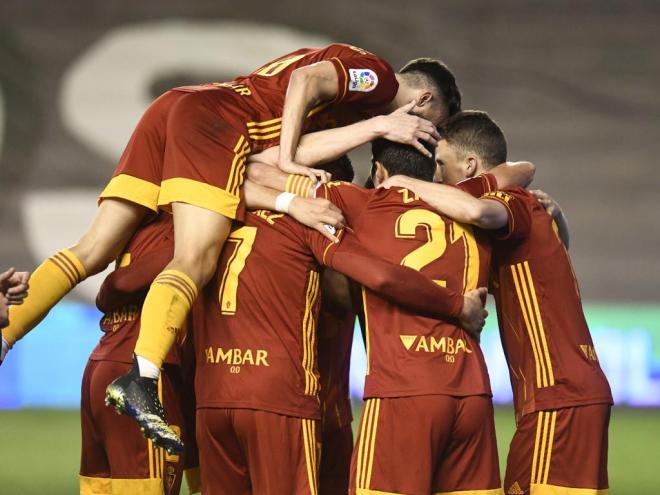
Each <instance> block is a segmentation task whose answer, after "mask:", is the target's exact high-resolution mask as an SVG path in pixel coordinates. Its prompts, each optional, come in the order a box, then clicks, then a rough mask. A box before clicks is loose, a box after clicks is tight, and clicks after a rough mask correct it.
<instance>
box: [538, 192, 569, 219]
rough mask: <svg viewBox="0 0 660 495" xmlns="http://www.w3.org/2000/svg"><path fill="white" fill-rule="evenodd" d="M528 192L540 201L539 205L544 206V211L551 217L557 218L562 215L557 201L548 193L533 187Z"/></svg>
mask: <svg viewBox="0 0 660 495" xmlns="http://www.w3.org/2000/svg"><path fill="white" fill-rule="evenodd" d="M530 192H531V193H532V194H533V195H534V197H535V198H536V199H537V200H538V202H539V203H541V206H543V208H545V211H546V212H547V213H548V215H550V216H551V217H552V218H558V217H560V216H561V215H562V211H561V208H560V206H559V203H557V202H556V201H555V200H554V199H553V198H552V197H551V196H550V195H549V194H548V193H546V192H545V191H541V190H540V189H535V190H533V191H530Z"/></svg>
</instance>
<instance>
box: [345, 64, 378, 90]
mask: <svg viewBox="0 0 660 495" xmlns="http://www.w3.org/2000/svg"><path fill="white" fill-rule="evenodd" d="M348 74H349V78H350V81H349V83H348V90H349V91H362V92H364V93H368V92H369V91H373V89H374V88H375V87H376V86H378V76H377V75H376V73H375V72H374V71H372V70H370V69H348Z"/></svg>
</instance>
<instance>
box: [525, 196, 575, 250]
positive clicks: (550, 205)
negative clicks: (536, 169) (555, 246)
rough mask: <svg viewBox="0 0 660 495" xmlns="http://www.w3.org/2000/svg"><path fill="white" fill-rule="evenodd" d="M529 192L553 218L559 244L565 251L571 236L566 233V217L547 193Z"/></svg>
mask: <svg viewBox="0 0 660 495" xmlns="http://www.w3.org/2000/svg"><path fill="white" fill-rule="evenodd" d="M530 192H531V193H532V194H533V195H534V197H535V198H536V199H537V200H538V201H539V203H541V205H542V206H543V208H545V211H547V212H548V215H550V216H551V217H552V218H553V220H554V221H555V223H556V224H557V231H558V232H557V233H558V234H559V238H560V239H561V242H562V243H563V244H564V246H565V247H566V249H568V244H569V242H570V237H571V236H570V233H569V231H568V222H567V221H566V216H565V215H564V212H563V211H562V209H561V207H560V206H559V203H557V202H556V201H555V200H554V199H553V198H552V196H550V195H549V194H548V193H546V192H544V191H541V190H540V189H536V190H534V191H530Z"/></svg>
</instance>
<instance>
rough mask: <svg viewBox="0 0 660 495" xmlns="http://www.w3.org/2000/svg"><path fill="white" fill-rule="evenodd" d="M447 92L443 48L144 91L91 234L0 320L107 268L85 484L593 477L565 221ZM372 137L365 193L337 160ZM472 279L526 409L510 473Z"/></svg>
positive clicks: (601, 444) (390, 487)
mask: <svg viewBox="0 0 660 495" xmlns="http://www.w3.org/2000/svg"><path fill="white" fill-rule="evenodd" d="M461 106H462V101H461V93H460V91H459V89H458V87H457V84H456V81H455V78H454V76H453V74H452V73H451V71H450V70H449V69H448V68H447V66H446V65H444V64H443V63H441V62H439V61H437V60H434V59H427V58H423V59H415V60H412V61H411V62H409V63H408V64H406V65H405V66H404V67H403V68H402V69H401V70H400V71H398V72H395V71H394V70H393V69H392V68H391V66H390V65H389V64H388V63H387V62H386V61H385V60H383V59H382V58H380V57H378V56H376V55H374V54H372V53H369V52H367V51H365V50H363V49H361V48H357V47H354V46H349V45H343V44H333V45H329V46H327V47H324V48H319V49H317V48H314V49H310V48H304V49H300V50H297V51H295V52H293V53H290V54H287V55H284V56H283V57H281V58H278V59H277V60H274V61H272V62H269V63H267V64H266V65H264V66H262V67H261V68H259V69H257V70H256V71H255V72H253V73H252V74H250V75H247V76H242V77H238V78H236V79H234V80H233V81H231V82H225V83H210V84H203V85H199V86H186V87H179V88H175V89H173V90H171V91H168V92H166V93H165V94H163V95H161V96H160V97H159V98H158V99H156V100H155V101H154V102H153V103H152V104H151V106H150V107H149V108H148V109H147V111H146V112H145V114H144V115H143V117H142V118H141V120H140V122H139V123H138V125H137V127H136V129H135V131H134V133H133V135H132V136H131V139H130V141H129V143H128V145H127V147H126V149H125V151H124V153H123V154H122V157H121V159H120V161H119V164H118V166H117V168H116V170H115V172H114V174H113V177H112V179H111V180H110V182H109V183H108V185H107V187H106V188H105V189H104V191H103V192H102V193H101V196H100V199H99V208H98V212H97V215H96V217H95V220H94V222H93V224H92V226H91V227H90V229H89V230H88V231H87V232H86V233H85V235H84V236H83V237H82V238H81V240H80V241H79V242H78V243H77V244H76V245H75V246H73V247H71V248H69V249H65V250H63V251H60V252H58V253H56V254H55V255H53V256H51V257H50V258H49V259H47V260H46V261H44V262H43V263H42V264H41V265H40V266H39V267H38V268H37V269H36V270H35V272H34V273H33V274H32V276H31V278H30V289H29V294H28V295H27V297H26V298H25V299H24V301H23V297H21V298H20V301H19V300H18V299H17V300H16V301H17V302H22V304H21V305H16V306H13V307H12V308H11V310H10V314H9V326H8V327H7V328H5V329H3V331H2V343H3V352H2V358H4V356H5V354H6V353H7V352H8V351H9V349H11V347H12V346H13V345H14V344H15V343H16V342H17V341H18V340H19V339H20V338H22V337H23V336H25V335H26V334H27V333H28V332H29V331H30V330H31V329H32V328H34V327H35V326H36V325H37V324H38V323H39V321H41V319H43V318H44V317H45V315H46V314H47V313H48V311H49V310H50V308H52V307H53V306H54V305H55V304H56V303H57V302H58V301H59V300H60V299H61V298H62V297H63V296H64V295H66V294H67V293H68V292H69V291H70V290H71V289H72V288H73V287H75V285H77V284H78V283H80V282H81V281H82V280H84V279H85V278H87V277H88V276H91V275H93V274H95V273H98V272H100V271H102V270H103V269H104V268H105V267H106V266H107V265H108V264H109V263H111V262H113V261H116V269H115V270H114V271H113V272H112V273H111V274H110V275H109V276H108V277H107V278H106V279H105V281H104V282H103V285H102V287H101V289H100V291H99V294H98V297H97V306H98V307H99V309H101V310H102V311H103V313H104V316H103V319H102V320H101V329H102V330H103V332H104V333H103V336H102V338H101V340H100V342H99V344H98V345H97V347H96V348H95V349H94V351H93V352H92V355H91V356H90V358H89V361H88V364H87V367H86V369H85V373H84V376H83V383H82V402H81V426H82V455H81V467H80V493H81V494H157V493H161V494H162V493H165V494H174V493H178V492H179V489H180V486H181V482H182V476H183V474H182V473H183V472H184V470H185V471H186V475H187V476H188V485H189V487H190V489H191V491H193V492H195V491H201V493H204V494H230V495H235V494H236V495H239V494H251V493H254V494H278V495H282V494H312V495H315V494H328V495H330V494H340V493H351V494H363V495H369V494H410V495H422V494H423V495H431V494H456V495H458V494H463V495H494V494H501V493H507V494H510V495H516V494H535V495H546V494H548V495H549V494H553V495H567V494H580V495H596V494H603V493H607V431H608V424H609V415H610V407H611V405H612V397H611V393H610V389H609V385H608V383H607V380H606V378H605V376H604V374H603V372H602V370H601V368H600V366H599V363H598V358H597V355H596V352H595V349H594V346H593V342H592V340H591V337H590V334H589V329H588V326H587V323H586V321H585V319H584V315H583V312H582V306H581V299H580V294H579V289H578V285H577V282H576V279H575V276H574V273H573V270H572V268H571V263H570V258H569V256H568V252H567V248H568V229H567V226H566V221H565V218H564V215H563V213H562V211H561V209H560V208H559V207H558V205H557V204H556V202H554V200H553V199H552V198H551V197H550V196H548V195H547V194H545V193H543V192H541V191H534V192H529V191H527V190H526V189H525V187H527V186H528V185H529V184H530V183H531V181H532V179H533V176H534V166H533V165H532V164H530V163H527V162H521V163H508V162H507V145H506V139H505V137H504V134H503V132H502V130H501V129H500V128H499V126H498V125H497V124H496V123H495V122H494V121H493V120H492V119H491V118H490V116H488V115H487V114H486V113H484V112H480V111H466V110H462V109H461ZM367 143H371V151H372V166H371V174H370V178H369V181H368V183H367V184H366V185H365V187H361V186H359V185H356V184H353V183H352V181H353V178H354V177H353V168H352V164H351V162H350V160H349V159H348V157H347V153H349V152H350V151H352V150H353V149H355V148H357V147H359V146H361V145H364V144H367ZM487 288H488V289H489V291H490V292H491V293H492V294H493V295H494V297H495V301H496V308H497V317H498V322H499V328H500V334H501V339H502V345H503V347H504V352H505V355H506V358H507V361H508V364H509V370H510V377H511V383H512V388H513V392H514V403H515V412H516V424H517V429H516V433H515V435H514V438H513V440H512V443H511V448H510V451H509V456H508V459H507V469H506V475H505V479H504V483H502V481H501V479H500V473H499V463H498V453H497V445H496V440H495V425H494V418H493V406H492V399H491V396H492V394H491V390H490V385H489V378H488V372H487V369H486V363H485V361H484V357H483V354H482V352H481V349H480V347H479V334H480V331H481V329H482V327H483V324H484V320H485V318H486V316H487V313H486V311H485V309H484V302H485V298H486V293H487ZM23 290H24V288H23ZM356 318H357V319H358V320H359V323H360V329H361V332H362V337H363V341H364V344H365V348H366V355H367V372H366V380H365V389H364V399H365V405H364V408H363V411H362V417H361V420H360V425H359V431H358V436H357V439H356V442H355V444H354V441H353V433H352V428H351V423H352V413H351V403H350V399H349V394H348V374H349V362H350V351H351V345H352V341H353V331H354V327H355V321H356ZM108 406H112V407H108ZM115 411H117V412H119V413H121V414H122V415H116V414H115ZM140 430H141V431H142V432H143V434H144V436H143V435H142V433H140ZM145 437H146V438H145Z"/></svg>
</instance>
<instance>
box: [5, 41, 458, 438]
mask: <svg viewBox="0 0 660 495" xmlns="http://www.w3.org/2000/svg"><path fill="white" fill-rule="evenodd" d="M408 102H414V103H415V106H414V112H415V113H416V114H417V115H419V117H416V116H414V115H403V114H401V115H399V117H400V118H399V120H401V121H405V124H406V125H397V126H395V127H393V128H389V127H387V126H385V127H383V126H382V124H383V121H382V120H379V119H376V120H373V121H372V122H373V124H374V134H376V135H382V136H384V137H388V138H390V139H392V140H402V141H403V142H406V143H410V144H412V145H414V146H417V147H421V143H420V139H421V140H427V141H430V142H434V141H435V138H436V136H437V134H436V130H435V127H434V125H433V124H437V123H438V122H440V121H441V120H444V119H445V118H446V117H447V116H449V115H451V114H453V113H455V112H456V111H457V110H458V108H459V107H460V93H459V92H458V89H457V87H456V83H455V80H454V77H453V75H452V74H451V72H450V71H449V70H448V69H447V68H446V67H445V66H444V65H443V64H441V63H439V62H437V61H433V60H428V59H419V60H415V61H412V62H411V63H409V64H407V65H406V66H405V67H404V68H403V69H402V70H401V71H400V72H399V73H395V72H394V71H393V70H392V68H391V67H390V66H389V64H387V62H385V61H384V60H382V59H381V58H379V57H377V56H375V55H373V54H371V53H369V52H366V51H364V50H362V49H360V48H356V47H352V46H348V45H341V44H334V45H330V46H328V47H325V48H321V49H301V50H298V51H296V52H293V53H291V54H288V55H285V56H283V57H281V58H279V59H277V60H275V61H273V62H270V63H268V64H266V65H264V66H263V67H261V68H260V69H258V70H257V71H255V72H254V73H252V74H250V75H248V76H244V77H239V78H237V79H235V80H234V81H231V82H229V83H214V84H207V85H201V86H187V87H181V88H176V89H174V90H172V91H168V92H167V93H165V94H163V95H162V96H160V97H159V98H158V99H157V100H156V101H155V102H154V103H153V104H152V105H151V106H150V107H149V108H148V109H147V111H146V112H145V114H144V115H143V117H142V119H141V120H140V122H139V123H138V126H137V128H136V130H135V131H134V133H133V135H132V136H131V139H130V141H129V144H128V146H127V147H126V149H125V151H124V153H123V155H122V157H121V160H120V162H119V164H118V166H117V168H116V170H115V173H114V175H113V177H112V179H111V181H110V182H109V184H108V185H107V187H106V188H105V190H104V191H103V193H102V194H101V197H100V206H99V210H98V212H97V215H96V217H95V219H94V222H93V224H92V226H91V227H90V229H89V230H88V231H87V232H86V233H85V235H84V236H83V237H82V239H81V240H80V241H79V242H78V243H77V244H76V245H75V246H73V247H72V248H70V249H65V250H63V251H61V252H59V253H57V254H55V255H53V256H52V257H51V258H49V259H48V260H46V261H45V262H44V263H42V264H41V265H40V266H39V267H38V268H37V270H36V271H35V273H34V274H33V277H32V282H31V287H32V290H31V293H30V296H29V297H28V298H27V299H26V301H25V304H24V305H23V306H21V307H17V308H13V309H12V311H11V315H10V319H11V323H10V326H9V327H8V328H7V329H6V330H4V331H3V340H4V342H5V345H6V347H11V346H12V345H14V343H15V342H16V341H17V340H19V339H20V338H21V337H22V336H24V335H25V334H26V333H27V332H29V331H30V330H31V329H32V328H33V327H34V326H35V325H36V324H37V323H38V322H39V321H41V319H43V318H44V317H45V315H46V314H47V313H48V311H49V310H50V308H52V307H53V306H54V305H55V304H56V303H57V302H58V301H59V300H60V299H61V298H62V297H63V296H64V295H66V294H67V293H68V292H69V291H70V290H71V289H72V288H73V287H74V286H75V285H77V284H78V283H80V282H81V281H82V280H84V279H85V278H86V277H87V276H89V275H93V274H95V273H98V272H100V271H101V270H103V269H104V268H105V267H106V266H107V265H108V264H109V263H110V262H111V261H113V260H114V259H115V258H116V257H117V256H118V255H119V254H120V253H121V252H122V251H123V249H124V247H125V245H126V243H127V241H128V240H129V239H130V237H131V236H132V235H133V232H134V231H135V229H136V228H137V227H138V226H139V225H140V224H141V223H142V222H143V221H144V220H145V218H147V217H148V216H150V215H152V214H153V213H154V212H157V211H158V210H159V209H165V210H168V211H171V212H172V214H173V217H174V225H175V228H174V237H175V249H174V254H173V258H172V260H171V262H170V263H169V264H168V266H167V267H165V270H163V272H162V273H161V274H160V275H159V276H158V277H156V279H155V280H154V282H153V284H152V286H151V288H150V290H149V292H148V294H147V297H146V300H145V304H144V307H143V310H142V313H141V331H140V337H139V339H138V341H137V344H136V348H135V354H136V359H135V363H134V366H135V368H136V372H135V373H131V374H130V375H126V376H125V377H123V378H122V379H120V380H118V381H117V382H115V383H114V384H113V385H112V386H111V387H110V388H109V390H108V399H109V400H110V401H111V402H112V403H114V404H116V405H117V407H118V409H120V410H121V411H123V412H125V413H127V414H129V415H130V416H131V417H133V418H135V419H136V420H138V422H139V423H140V425H141V426H142V428H144V429H145V434H146V435H147V436H149V437H151V438H153V439H154V441H156V442H157V444H158V443H159V442H161V441H162V439H163V438H164V437H165V436H171V435H173V432H172V430H171V429H170V428H169V427H168V425H167V423H166V422H165V420H164V418H163V417H162V413H161V412H160V410H161V407H160V405H159V404H158V394H157V386H156V380H157V378H158V375H159V373H160V366H161V365H162V363H163V359H164V358H165V356H166V354H167V352H168V350H169V349H170V347H171V345H172V343H173V342H174V340H175V338H176V335H177V333H178V332H179V330H180V328H181V325H182V324H183V322H184V320H185V317H186V315H187V314H188V312H189V310H190V307H191V305H192V303H193V301H194V300H195V298H196V297H197V292H198V290H199V288H201V287H203V286H204V285H205V284H206V283H207V281H208V280H209V279H210V277H211V276H212V274H213V273H214V270H215V267H216V263H217V259H218V254H219V252H220V249H221V248H222V245H223V244H224V241H225V239H226V237H227V235H228V233H229V230H230V227H231V223H232V219H234V218H236V217H237V216H240V215H238V214H237V212H239V211H240V208H239V205H240V202H241V186H242V183H243V179H244V171H245V162H246V158H247V156H248V155H250V154H252V153H254V152H257V151H259V150H262V149H264V148H267V147H269V146H273V145H275V144H279V143H280V142H281V144H282V148H281V163H282V165H281V168H282V169H283V170H286V171H290V172H299V173H304V174H308V175H310V176H311V177H313V178H316V177H317V176H320V177H321V178H322V179H327V177H326V176H325V175H324V174H323V172H320V171H315V170H310V169H308V168H305V167H301V166H299V165H297V164H296V163H295V161H294V160H295V159H297V158H296V154H295V150H296V147H297V144H298V140H299V137H300V134H301V132H303V131H309V130H315V129H324V128H330V127H335V126H337V125H341V124H348V123H352V122H356V121H359V120H363V119H365V118H368V117H371V116H374V115H382V114H385V113H387V112H391V111H393V110H394V109H396V108H399V107H401V106H402V105H404V104H407V103H408ZM426 119H428V120H426ZM402 133H403V134H405V135H404V136H402ZM326 223H330V224H337V223H338V221H337V217H336V216H329V217H328V219H327V220H326ZM319 229H320V230H322V231H323V227H321V226H319ZM326 235H329V236H331V235H330V234H327V233H326Z"/></svg>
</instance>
